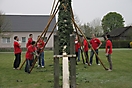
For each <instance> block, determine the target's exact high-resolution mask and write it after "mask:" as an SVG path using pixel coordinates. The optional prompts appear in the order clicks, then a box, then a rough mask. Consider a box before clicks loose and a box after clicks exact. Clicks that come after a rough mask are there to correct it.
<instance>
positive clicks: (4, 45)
mask: <svg viewBox="0 0 132 88" xmlns="http://www.w3.org/2000/svg"><path fill="white" fill-rule="evenodd" d="M30 33H32V34H33V40H34V41H36V40H37V37H38V35H40V34H41V32H12V33H7V34H3V35H2V36H0V48H12V47H13V42H14V36H15V35H17V36H19V40H20V41H22V37H26V42H25V43H24V42H22V43H21V47H22V48H25V47H26V43H27V41H28V36H29V34H30ZM54 34H55V33H54ZM54 34H53V35H54ZM49 35H50V32H48V33H47V34H46V37H47V38H48V36H49ZM53 35H52V36H51V38H50V40H49V42H48V43H47V45H46V48H53V45H54V44H53ZM2 37H10V43H3V42H2Z"/></svg>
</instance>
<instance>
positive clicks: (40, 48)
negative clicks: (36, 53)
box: [37, 39, 45, 52]
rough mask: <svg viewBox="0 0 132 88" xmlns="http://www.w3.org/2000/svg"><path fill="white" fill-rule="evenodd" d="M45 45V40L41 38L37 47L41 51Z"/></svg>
mask: <svg viewBox="0 0 132 88" xmlns="http://www.w3.org/2000/svg"><path fill="white" fill-rule="evenodd" d="M44 46H45V43H44V41H43V40H41V39H40V40H39V41H38V43H37V48H38V49H39V50H40V52H43V50H42V49H43V47H44Z"/></svg>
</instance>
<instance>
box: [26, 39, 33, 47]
mask: <svg viewBox="0 0 132 88" xmlns="http://www.w3.org/2000/svg"><path fill="white" fill-rule="evenodd" d="M32 41H33V39H32V38H28V42H27V44H26V48H28V46H30V45H32Z"/></svg>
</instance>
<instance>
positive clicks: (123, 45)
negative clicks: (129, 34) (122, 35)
mask: <svg viewBox="0 0 132 88" xmlns="http://www.w3.org/2000/svg"><path fill="white" fill-rule="evenodd" d="M130 42H131V40H125V41H123V40H120V41H119V40H113V41H112V45H113V48H130ZM101 48H105V41H102V46H101Z"/></svg>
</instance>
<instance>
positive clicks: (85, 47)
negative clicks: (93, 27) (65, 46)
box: [83, 37, 89, 64]
mask: <svg viewBox="0 0 132 88" xmlns="http://www.w3.org/2000/svg"><path fill="white" fill-rule="evenodd" d="M83 48H84V54H85V56H86V64H88V59H89V57H88V42H87V40H86V39H85V38H84V37H83Z"/></svg>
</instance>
